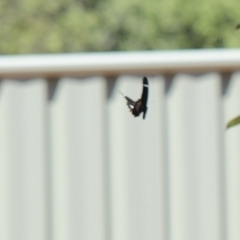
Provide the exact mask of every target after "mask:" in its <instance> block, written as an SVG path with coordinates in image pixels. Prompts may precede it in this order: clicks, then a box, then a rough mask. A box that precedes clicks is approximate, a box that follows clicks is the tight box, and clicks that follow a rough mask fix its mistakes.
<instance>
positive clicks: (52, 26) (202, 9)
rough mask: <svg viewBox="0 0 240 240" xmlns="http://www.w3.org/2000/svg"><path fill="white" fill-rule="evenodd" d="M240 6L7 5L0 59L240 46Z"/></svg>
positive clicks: (107, 0) (186, 2) (56, 1)
mask: <svg viewBox="0 0 240 240" xmlns="http://www.w3.org/2000/svg"><path fill="white" fill-rule="evenodd" d="M239 9H240V1H239V2H238V1H233V0H228V1H226V0H211V1H209V0H201V1H196V0H181V1H179V0H148V1H139V0H131V1H129V0H121V1H119V0H81V1H76V0H50V1H47V0H45V1H43V0H34V1H32V0H19V1H17V0H1V2H0V18H1V19H0V54H19V53H55V52H86V51H120V50H161V49H186V48H187V49H189V48H233V47H238V46H240V31H238V30H236V29H235V26H236V24H237V23H239V22H240V14H239Z"/></svg>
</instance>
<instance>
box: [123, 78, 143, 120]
mask: <svg viewBox="0 0 240 240" xmlns="http://www.w3.org/2000/svg"><path fill="white" fill-rule="evenodd" d="M120 93H121V94H122V95H123V97H125V99H126V100H127V106H128V107H129V109H130V112H131V113H132V114H133V116H134V117H138V116H139V115H140V114H141V112H143V119H145V116H146V112H147V100H148V79H147V78H146V77H144V78H143V90H142V96H141V98H140V99H139V100H137V101H136V102H135V101H133V100H132V99H131V98H129V97H127V96H125V95H124V94H123V93H122V92H120Z"/></svg>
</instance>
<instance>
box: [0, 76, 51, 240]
mask: <svg viewBox="0 0 240 240" xmlns="http://www.w3.org/2000/svg"><path fill="white" fill-rule="evenodd" d="M46 89H47V84H46V81H45V80H43V79H34V80H30V81H15V80H3V81H1V89H0V165H1V166H0V173H1V174H0V178H1V180H0V186H1V190H0V223H1V224H0V238H1V239H6V240H12V239H22V240H25V239H36V240H42V239H46V237H47V224H48V216H47V210H48V209H47V208H46V197H47V196H46V141H45V140H46V138H45V137H46V135H45V134H46V127H47V125H46V109H47V104H46V103H47V102H46V97H45V94H46Z"/></svg>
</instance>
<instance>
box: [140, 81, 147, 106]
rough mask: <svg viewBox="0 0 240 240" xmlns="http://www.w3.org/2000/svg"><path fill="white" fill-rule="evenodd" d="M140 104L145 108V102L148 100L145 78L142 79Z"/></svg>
mask: <svg viewBox="0 0 240 240" xmlns="http://www.w3.org/2000/svg"><path fill="white" fill-rule="evenodd" d="M141 99H142V104H143V105H144V106H147V100H148V80H147V78H146V77H144V78H143V91H142V97H141Z"/></svg>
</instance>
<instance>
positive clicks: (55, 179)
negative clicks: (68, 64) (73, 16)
mask: <svg viewBox="0 0 240 240" xmlns="http://www.w3.org/2000/svg"><path fill="white" fill-rule="evenodd" d="M54 91H55V92H54V93H53V96H52V98H51V99H50V115H49V118H50V148H51V158H50V159H51V161H52V167H51V169H52V171H51V173H52V210H53V212H52V214H53V215H52V219H53V239H58V240H65V239H89V240H95V239H99V240H101V239H105V232H106V216H105V212H106V205H105V201H104V198H105V194H106V188H105V176H104V175H105V147H106V146H105V141H106V140H105V139H106V136H105V125H104V120H105V118H106V116H105V107H104V105H105V82H104V80H103V79H102V78H99V77H98V78H94V79H81V80H79V79H69V78H63V79H60V80H59V82H58V83H57V85H56V87H55V90H54Z"/></svg>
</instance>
